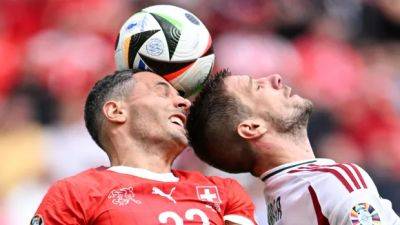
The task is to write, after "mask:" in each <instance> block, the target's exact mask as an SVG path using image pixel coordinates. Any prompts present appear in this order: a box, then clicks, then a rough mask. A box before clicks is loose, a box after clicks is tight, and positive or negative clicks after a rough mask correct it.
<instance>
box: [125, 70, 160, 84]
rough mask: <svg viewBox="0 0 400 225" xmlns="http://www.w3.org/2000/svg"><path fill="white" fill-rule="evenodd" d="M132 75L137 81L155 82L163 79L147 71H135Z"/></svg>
mask: <svg viewBox="0 0 400 225" xmlns="http://www.w3.org/2000/svg"><path fill="white" fill-rule="evenodd" d="M133 77H134V78H135V80H136V81H137V82H143V83H146V84H155V83H157V82H162V81H165V80H164V78H162V77H161V76H160V75H157V74H155V73H152V72H147V71H145V72H138V73H135V74H134V75H133ZM165 82H166V81H165Z"/></svg>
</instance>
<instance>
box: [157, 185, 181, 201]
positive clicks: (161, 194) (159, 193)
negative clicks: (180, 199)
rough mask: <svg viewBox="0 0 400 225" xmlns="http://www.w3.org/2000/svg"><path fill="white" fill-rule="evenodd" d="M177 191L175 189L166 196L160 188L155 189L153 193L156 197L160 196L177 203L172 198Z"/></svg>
mask: <svg viewBox="0 0 400 225" xmlns="http://www.w3.org/2000/svg"><path fill="white" fill-rule="evenodd" d="M174 190H175V187H173V188H172V189H171V191H170V192H169V194H165V193H164V192H163V191H161V190H160V189H159V188H158V187H153V192H152V194H155V195H160V196H162V197H164V198H167V199H168V200H170V201H172V202H173V203H176V201H175V199H174V198H172V192H173V191H174Z"/></svg>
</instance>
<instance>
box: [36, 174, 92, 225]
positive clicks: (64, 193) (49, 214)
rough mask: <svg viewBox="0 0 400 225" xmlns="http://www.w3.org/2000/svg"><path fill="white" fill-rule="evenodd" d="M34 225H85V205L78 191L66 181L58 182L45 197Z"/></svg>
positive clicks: (37, 212)
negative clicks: (83, 205)
mask: <svg viewBox="0 0 400 225" xmlns="http://www.w3.org/2000/svg"><path fill="white" fill-rule="evenodd" d="M31 224H32V225H42V224H46V225H67V224H68V225H85V224H87V223H86V220H85V217H84V213H83V207H82V205H81V201H80V200H79V196H78V191H77V190H74V188H73V186H72V184H69V183H67V182H65V181H58V182H56V183H55V184H54V185H53V186H52V187H50V189H49V190H48V192H47V193H46V195H45V197H44V198H43V200H42V202H41V204H40V205H39V208H38V209H37V211H36V213H35V216H34V217H33V218H32V220H31Z"/></svg>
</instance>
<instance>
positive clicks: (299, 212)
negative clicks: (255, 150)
mask: <svg viewBox="0 0 400 225" xmlns="http://www.w3.org/2000/svg"><path fill="white" fill-rule="evenodd" d="M321 170H323V171H321ZM356 170H357V171H356ZM327 171H330V172H327ZM357 172H359V174H360V175H361V177H359V176H358V174H357ZM335 174H336V175H335ZM338 177H339V178H340V179H339V178H338ZM260 178H261V179H264V183H265V190H264V195H265V199H266V203H267V208H268V221H269V225H289V224H296V225H322V224H330V225H353V224H360V225H365V224H370V223H365V222H364V223H357V220H358V219H360V218H361V217H358V214H359V213H357V214H354V212H353V214H351V213H352V211H353V210H352V209H353V207H357V206H358V205H359V204H362V203H366V204H368V205H369V206H372V207H373V209H374V210H373V212H374V213H377V215H378V217H379V220H380V222H381V223H380V224H382V225H400V219H399V217H398V216H397V215H396V213H395V212H394V211H393V209H392V208H391V203H390V201H388V200H384V199H382V198H381V197H380V196H379V193H378V191H377V189H376V186H375V184H374V182H373V181H372V179H371V178H370V176H369V175H368V174H367V173H366V172H365V171H364V170H363V169H361V168H360V167H358V166H356V165H350V164H337V163H335V162H334V161H333V160H328V159H315V160H312V161H310V162H307V161H302V162H295V163H290V164H285V165H282V166H279V167H277V168H274V169H272V170H270V171H267V172H266V173H264V174H263V175H262V176H261V177H260ZM265 178H267V179H265ZM362 180H364V182H365V184H366V188H364V186H363V184H362ZM344 183H345V184H347V187H346V186H345V185H344ZM310 189H312V190H313V191H314V193H315V196H316V199H317V202H318V203H319V205H320V209H321V212H322V215H323V217H325V218H326V220H325V221H324V222H323V223H321V220H320V223H318V218H317V213H316V211H318V210H316V207H315V206H314V204H315V201H314V203H313V198H312V194H311V192H313V191H310ZM349 190H350V191H349ZM314 200H315V199H314ZM367 214H368V213H367ZM360 215H361V214H360ZM375 215H376V214H375ZM352 216H353V217H352ZM354 216H356V217H354ZM367 216H369V214H368V215H367ZM354 218H355V219H356V221H355V223H353V222H354V221H353V222H352V219H354ZM375 218H377V217H375ZM371 224H375V223H371ZM376 224H378V223H376Z"/></svg>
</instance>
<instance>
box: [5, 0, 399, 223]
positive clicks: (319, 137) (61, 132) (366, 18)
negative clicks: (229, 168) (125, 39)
mask: <svg viewBox="0 0 400 225" xmlns="http://www.w3.org/2000/svg"><path fill="white" fill-rule="evenodd" d="M160 3H162V4H174V5H177V6H181V7H183V8H186V9H188V10H189V11H191V12H193V13H194V14H195V15H197V16H198V17H199V18H200V19H201V20H202V21H203V22H204V24H205V25H206V26H207V27H208V29H209V30H210V32H211V35H212V37H213V40H214V51H215V53H216V66H215V70H218V69H221V68H225V67H228V68H230V70H231V71H232V72H233V73H234V74H250V75H252V76H254V77H257V76H261V75H266V74H271V73H279V74H281V75H282V76H283V79H284V82H286V83H288V84H289V85H291V86H292V87H293V90H294V92H295V93H297V94H300V95H302V96H305V97H307V98H309V99H311V100H312V101H313V102H314V104H315V113H314V114H313V116H312V119H311V121H310V127H309V136H310V138H311V141H312V145H313V147H314V149H315V151H316V154H317V156H318V157H327V158H332V159H335V160H336V161H338V162H355V163H357V164H359V165H361V166H362V167H364V168H365V169H366V170H367V171H368V172H369V173H370V174H371V175H372V176H373V179H374V180H375V182H376V184H377V186H378V188H379V190H380V193H381V194H382V196H383V197H384V198H388V199H390V200H391V201H392V203H393V207H394V209H395V210H396V211H397V212H398V213H399V212H400V172H398V171H399V170H400V39H399V38H400V1H398V0H380V1H378V0H297V1H294V0H229V1H228V0H210V1H202V0H177V1H145V0H141V1H139V0H136V1H135V0H85V1H80V0H0V65H1V66H0V159H1V162H0V224H13V225H22V224H27V223H28V222H29V220H30V218H31V216H32V215H33V213H34V211H35V210H36V208H37V206H38V204H39V202H40V201H41V198H42V197H43V195H44V194H45V192H46V190H47V188H48V187H49V185H50V184H51V183H52V182H53V181H54V180H56V179H60V178H63V177H66V176H70V175H73V174H75V173H78V172H80V171H82V170H85V169H87V168H89V167H96V166H99V165H106V166H107V165H108V160H107V157H106V155H105V154H104V153H103V152H102V151H101V150H100V149H99V148H98V147H97V146H96V145H95V143H94V142H93V141H92V140H91V138H90V136H89V135H88V133H87V131H86V129H85V127H84V123H83V104H84V101H85V98H86V94H87V93H88V90H89V89H90V87H91V86H92V85H93V84H94V82H95V81H96V80H98V79H99V78H101V77H102V76H104V75H106V74H109V73H112V71H113V69H114V64H113V50H114V41H115V38H116V36H117V33H118V31H119V28H120V26H121V25H122V23H123V22H124V21H125V20H126V19H127V18H128V17H129V16H130V15H132V14H133V13H134V12H136V11H138V10H139V9H141V8H143V7H146V6H149V5H153V4H160ZM175 166H176V167H178V168H185V169H195V170H200V171H203V172H204V173H206V174H213V175H216V174H217V175H221V176H230V175H227V174H225V173H222V172H220V171H218V170H216V169H213V168H210V167H208V166H206V165H204V164H203V163H201V162H200V161H199V160H198V159H197V158H196V157H195V156H194V155H193V153H192V151H191V150H190V149H187V150H185V151H184V153H183V154H182V156H181V157H179V159H178V160H177V162H176V164H175ZM235 177H236V178H238V179H239V181H240V182H241V183H242V185H244V186H245V187H246V189H247V190H248V191H249V193H250V194H251V195H252V196H253V199H254V201H255V203H256V205H257V207H258V210H257V217H258V219H259V221H260V224H266V223H267V222H266V210H265V203H264V199H263V196H262V183H261V182H260V181H259V180H257V179H256V178H252V177H251V176H250V175H248V174H245V175H243V174H242V175H236V176H235ZM332 191H334V190H332Z"/></svg>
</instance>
